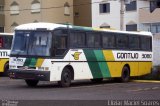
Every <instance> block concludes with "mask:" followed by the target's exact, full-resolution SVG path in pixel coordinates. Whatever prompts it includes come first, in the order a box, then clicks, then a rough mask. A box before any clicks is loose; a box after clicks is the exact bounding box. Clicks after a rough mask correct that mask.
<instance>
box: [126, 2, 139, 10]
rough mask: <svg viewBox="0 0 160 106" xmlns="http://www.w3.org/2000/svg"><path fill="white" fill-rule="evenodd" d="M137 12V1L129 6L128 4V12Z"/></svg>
mask: <svg viewBox="0 0 160 106" xmlns="http://www.w3.org/2000/svg"><path fill="white" fill-rule="evenodd" d="M134 10H137V1H136V0H135V1H132V2H130V3H129V4H126V11H134Z"/></svg>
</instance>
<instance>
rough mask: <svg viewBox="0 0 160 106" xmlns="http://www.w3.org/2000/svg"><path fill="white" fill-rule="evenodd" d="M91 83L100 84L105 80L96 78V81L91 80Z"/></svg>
mask: <svg viewBox="0 0 160 106" xmlns="http://www.w3.org/2000/svg"><path fill="white" fill-rule="evenodd" d="M91 81H92V82H94V83H100V82H102V81H103V78H95V79H91Z"/></svg>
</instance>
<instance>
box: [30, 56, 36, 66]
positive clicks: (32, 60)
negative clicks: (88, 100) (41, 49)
mask: <svg viewBox="0 0 160 106" xmlns="http://www.w3.org/2000/svg"><path fill="white" fill-rule="evenodd" d="M36 63H37V59H36V58H32V59H31V62H30V64H29V66H30V67H35V66H36Z"/></svg>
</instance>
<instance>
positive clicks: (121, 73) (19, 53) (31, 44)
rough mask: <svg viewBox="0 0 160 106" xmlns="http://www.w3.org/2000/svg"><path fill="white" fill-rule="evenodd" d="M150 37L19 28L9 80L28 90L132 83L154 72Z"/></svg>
mask: <svg viewBox="0 0 160 106" xmlns="http://www.w3.org/2000/svg"><path fill="white" fill-rule="evenodd" d="M152 57H153V56H152V34H151V33H147V32H126V31H116V30H114V31H113V30H105V29H94V28H88V27H78V26H71V25H60V24H52V23H30V24H24V25H20V26H18V27H16V28H15V36H14V40H13V45H12V49H11V57H10V63H9V67H10V74H9V75H10V77H11V78H14V79H24V80H25V81H26V83H27V85H28V86H36V85H37V84H38V82H39V81H58V82H59V84H60V85H61V86H62V87H68V86H70V84H71V80H81V79H91V80H92V81H102V80H103V79H104V78H118V79H119V80H121V81H123V82H127V81H128V80H129V78H130V77H134V76H141V75H145V74H148V73H150V72H151V68H152Z"/></svg>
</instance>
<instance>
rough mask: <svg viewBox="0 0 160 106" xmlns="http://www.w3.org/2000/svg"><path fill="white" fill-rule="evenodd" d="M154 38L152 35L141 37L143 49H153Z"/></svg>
mask: <svg viewBox="0 0 160 106" xmlns="http://www.w3.org/2000/svg"><path fill="white" fill-rule="evenodd" d="M151 45H152V39H151V37H141V49H142V50H145V51H151V50H152V46H151Z"/></svg>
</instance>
